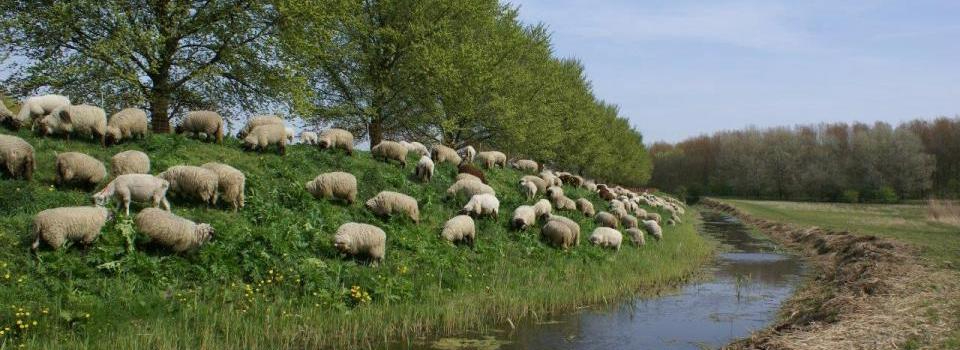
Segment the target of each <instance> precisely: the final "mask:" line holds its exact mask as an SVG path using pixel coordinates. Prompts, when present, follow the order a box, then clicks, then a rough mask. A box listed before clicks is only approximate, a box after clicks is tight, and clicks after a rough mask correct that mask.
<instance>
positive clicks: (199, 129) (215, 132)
mask: <svg viewBox="0 0 960 350" xmlns="http://www.w3.org/2000/svg"><path fill="white" fill-rule="evenodd" d="M174 131H175V132H176V133H177V134H182V133H185V132H189V133H196V134H200V133H203V134H206V135H207V137H210V136H214V137H215V139H216V141H217V144H221V145H222V144H223V117H221V116H220V114H219V113H217V112H213V111H190V112H188V113H187V117H186V118H184V119H183V122H181V123H180V125H177V127H176V128H175V129H174Z"/></svg>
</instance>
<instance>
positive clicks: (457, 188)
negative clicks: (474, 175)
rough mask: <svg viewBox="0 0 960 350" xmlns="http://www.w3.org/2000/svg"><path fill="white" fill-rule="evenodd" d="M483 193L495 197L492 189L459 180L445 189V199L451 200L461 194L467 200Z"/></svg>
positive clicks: (478, 183) (469, 181) (480, 183)
mask: <svg viewBox="0 0 960 350" xmlns="http://www.w3.org/2000/svg"><path fill="white" fill-rule="evenodd" d="M484 193H486V194H492V195H496V192H495V191H494V190H493V187H490V186H487V185H485V184H483V183H482V182H477V181H473V180H460V181H457V182H455V183H454V184H453V185H450V187H448V188H447V198H453V197H456V196H458V195H461V194H462V195H465V196H466V197H467V198H469V197H473V196H475V195H478V194H484Z"/></svg>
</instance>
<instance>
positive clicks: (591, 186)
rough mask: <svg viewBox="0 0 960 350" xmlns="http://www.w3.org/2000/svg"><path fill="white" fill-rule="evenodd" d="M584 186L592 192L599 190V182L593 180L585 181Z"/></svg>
mask: <svg viewBox="0 0 960 350" xmlns="http://www.w3.org/2000/svg"><path fill="white" fill-rule="evenodd" d="M583 187H586V188H587V190H588V191H590V192H597V183H595V182H593V181H592V180H591V181H586V182H584V183H583Z"/></svg>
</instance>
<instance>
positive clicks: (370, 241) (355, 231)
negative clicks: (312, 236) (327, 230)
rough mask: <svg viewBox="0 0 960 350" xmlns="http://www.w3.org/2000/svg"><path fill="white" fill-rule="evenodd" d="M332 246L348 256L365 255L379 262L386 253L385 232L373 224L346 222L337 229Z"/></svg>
mask: <svg viewBox="0 0 960 350" xmlns="http://www.w3.org/2000/svg"><path fill="white" fill-rule="evenodd" d="M333 246H334V247H335V248H337V251H339V252H340V253H343V254H346V255H348V256H367V257H369V258H370V259H373V260H374V261H375V262H380V261H383V258H384V256H385V254H386V250H387V234H386V233H385V232H383V230H381V229H380V228H379V227H376V226H373V225H368V224H359V223H355V222H348V223H345V224H343V225H340V228H338V229H337V233H336V235H334V236H333Z"/></svg>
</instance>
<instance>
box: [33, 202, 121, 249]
mask: <svg viewBox="0 0 960 350" xmlns="http://www.w3.org/2000/svg"><path fill="white" fill-rule="evenodd" d="M112 219H113V214H111V213H110V211H109V210H107V208H102V207H61V208H53V209H47V210H44V211H41V212H40V213H39V214H37V216H35V217H33V234H34V236H35V237H36V239H35V240H34V242H33V245H31V246H30V247H31V248H32V249H33V250H37V249H39V248H40V240H41V239H42V240H43V241H44V242H47V244H49V245H50V246H51V247H53V249H59V248H60V247H62V246H63V244H64V243H66V241H68V240H70V241H80V243H82V244H83V245H89V244H91V243H93V241H94V240H96V239H97V237H100V231H101V230H102V229H103V225H105V224H106V223H107V221H110V220H112Z"/></svg>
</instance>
